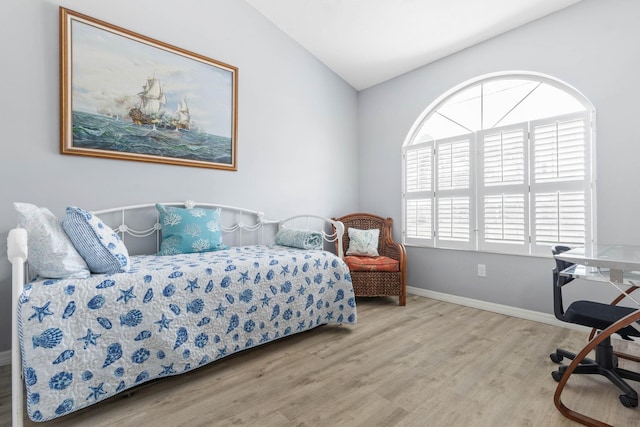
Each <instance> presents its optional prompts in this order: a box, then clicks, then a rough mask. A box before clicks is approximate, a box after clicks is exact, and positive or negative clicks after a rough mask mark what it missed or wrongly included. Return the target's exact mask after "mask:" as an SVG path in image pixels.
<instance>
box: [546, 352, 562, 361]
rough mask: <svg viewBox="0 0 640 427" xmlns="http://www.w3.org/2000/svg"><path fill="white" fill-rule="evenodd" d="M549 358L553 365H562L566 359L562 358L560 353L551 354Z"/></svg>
mask: <svg viewBox="0 0 640 427" xmlns="http://www.w3.org/2000/svg"><path fill="white" fill-rule="evenodd" d="M549 358H550V359H551V361H552V362H553V363H560V362H562V359H564V357H562V356H561V355H559V354H558V353H551V354H550V355H549Z"/></svg>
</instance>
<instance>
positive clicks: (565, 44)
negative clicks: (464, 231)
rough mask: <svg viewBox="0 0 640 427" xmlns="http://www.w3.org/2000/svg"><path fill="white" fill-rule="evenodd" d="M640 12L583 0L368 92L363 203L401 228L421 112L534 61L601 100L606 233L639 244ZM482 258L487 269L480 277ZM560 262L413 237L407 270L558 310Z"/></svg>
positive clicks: (534, 66) (422, 280) (632, 0)
mask: <svg viewBox="0 0 640 427" xmlns="http://www.w3.org/2000/svg"><path fill="white" fill-rule="evenodd" d="M639 17H640V2H638V1H637V0H608V1H603V0H585V1H583V2H581V3H578V4H577V5H574V6H571V7H569V8H567V9H564V10H562V11H560V12H558V13H556V14H553V15H550V16H548V17H546V18H543V19H540V20H538V21H536V22H533V23H531V24H529V25H526V26H523V27H520V28H518V29H516V30H513V31H510V32H508V33H505V34H502V35H500V36H498V37H495V38H493V39H491V40H489V41H487V42H484V43H481V44H478V45H476V46H473V47H470V48H468V49H466V50H464V51H461V52H459V53H457V54H455V55H451V56H449V57H447V58H444V59H442V60H440V61H438V62H435V63H432V64H430V65H427V66H425V67H422V68H420V69H417V70H414V71H412V72H409V73H407V74H405V75H402V76H400V77H397V78H395V79H393V80H390V81H388V82H385V83H382V84H380V85H377V86H375V87H373V88H370V89H368V90H364V91H362V92H360V94H359V108H358V116H359V117H358V132H359V138H358V140H359V144H360V175H359V180H360V195H359V196H360V198H359V201H360V209H362V210H364V211H372V212H378V213H379V214H381V215H385V216H391V217H393V218H394V220H395V227H394V234H395V235H396V238H400V232H401V231H400V224H401V219H402V218H401V206H402V199H401V187H402V181H401V173H402V170H401V167H402V163H401V146H402V144H403V142H404V140H405V138H406V137H407V134H408V132H409V130H410V128H411V126H412V125H413V123H414V121H415V120H416V119H417V118H418V116H419V115H420V114H421V113H422V112H423V111H424V109H425V108H426V107H427V106H428V105H429V104H430V103H431V102H433V101H434V100H435V99H436V98H437V97H439V96H440V95H441V94H443V93H444V92H446V91H447V90H449V89H450V88H452V87H454V86H456V85H458V84H459V83H462V82H464V81H466V80H468V79H470V78H473V77H476V76H479V75H483V74H487V73H493V72H498V71H505V70H525V71H535V72H540V73H544V74H548V75H551V76H554V77H556V78H558V79H560V80H563V81H564V82H566V83H568V84H570V85H572V86H574V87H575V88H577V89H578V90H579V91H581V92H582V93H583V94H584V95H585V96H586V97H587V98H588V99H589V100H590V101H591V102H592V103H593V105H594V106H595V108H596V111H597V142H596V144H597V147H596V156H597V178H598V180H597V197H598V209H597V220H598V241H599V242H601V243H610V242H615V243H626V244H640V220H639V218H638V212H640V197H638V195H639V194H640V190H639V188H640V173H638V170H639V168H640V167H639V162H640V140H639V138H638V113H639V112H640V107H638V99H640V85H638V76H639V73H638V70H640V48H639V46H638V45H639V40H640V26H638V18H639ZM426 19H427V20H428V18H426ZM425 24H426V25H428V22H426V23H425ZM479 263H482V264H486V266H487V277H486V278H479V277H477V264H479ZM552 266H553V261H552V260H551V259H549V258H536V257H522V256H505V255H496V254H490V253H475V252H465V251H451V250H442V249H426V248H417V247H411V248H408V273H407V274H408V283H409V285H410V286H415V287H418V288H423V289H427V290H432V291H437V292H444V293H447V294H453V295H458V296H464V297H469V298H475V299H480V300H483V301H488V302H493V303H499V304H506V305H510V306H515V307H521V308H525V309H531V310H536V311H541V312H547V313H552V302H551V294H550V292H551V290H550V286H551V276H550V269H551V268H552ZM586 289H589V292H587V293H590V292H595V291H594V290H593V288H592V287H591V286H589V285H584V287H583V288H581V289H580V290H586ZM570 299H571V298H570Z"/></svg>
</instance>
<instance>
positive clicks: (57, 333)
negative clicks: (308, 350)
mask: <svg viewBox="0 0 640 427" xmlns="http://www.w3.org/2000/svg"><path fill="white" fill-rule="evenodd" d="M18 317H19V333H20V346H21V351H22V358H23V369H24V378H25V383H26V389H27V411H28V414H29V417H30V418H31V419H32V420H34V421H46V420H49V419H52V418H56V417H58V416H61V415H64V414H67V413H69V412H72V411H75V410H77V409H80V408H83V407H85V406H88V405H91V404H93V403H95V402H98V401H101V400H104V399H106V398H108V397H110V396H113V395H115V394H117V393H119V392H121V391H123V390H126V389H128V388H130V387H133V386H135V385H138V384H141V383H143V382H145V381H149V380H152V379H155V378H159V377H164V376H168V375H176V374H180V373H182V372H186V371H189V370H191V369H194V368H196V367H198V366H201V365H204V364H206V363H209V362H212V361H214V360H217V359H220V358H222V357H225V356H228V355H230V354H232V353H235V352H237V351H240V350H243V349H246V348H250V347H254V346H257V345H260V344H263V343H266V342H269V341H273V340H275V339H278V338H281V337H284V336H287V335H291V334H295V333H298V332H302V331H306V330H308V329H311V328H314V327H316V326H318V325H322V324H327V323H337V324H355V322H356V305H355V298H354V294H353V288H352V286H351V277H350V276H349V270H348V268H347V266H346V265H345V264H344V262H342V260H340V259H339V258H337V257H336V256H334V255H333V254H331V253H329V252H324V251H316V250H300V249H293V248H287V247H283V246H277V245H265V246H247V247H240V248H232V249H230V250H224V251H218V252H208V253H200V254H186V255H175V256H155V255H142V256H135V257H132V258H131V270H130V271H129V272H128V273H117V274H111V275H107V274H100V275H92V276H91V277H90V278H88V279H48V280H40V281H34V282H32V283H29V284H28V285H26V286H25V291H24V293H23V295H22V296H21V299H20V304H19V315H18Z"/></svg>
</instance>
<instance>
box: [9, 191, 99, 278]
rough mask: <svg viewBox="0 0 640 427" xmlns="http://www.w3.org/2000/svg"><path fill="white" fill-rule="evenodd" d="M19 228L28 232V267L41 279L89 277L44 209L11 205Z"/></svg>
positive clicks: (72, 249) (56, 221)
mask: <svg viewBox="0 0 640 427" xmlns="http://www.w3.org/2000/svg"><path fill="white" fill-rule="evenodd" d="M13 206H14V208H15V209H16V211H17V212H18V216H19V222H20V226H21V227H22V228H24V229H26V230H27V239H28V244H29V253H28V261H29V268H30V270H31V271H32V272H33V273H34V274H37V275H38V276H40V277H42V278H51V279H67V278H71V279H76V278H85V277H89V274H90V273H89V268H88V267H87V263H85V262H84V259H82V257H81V256H80V254H79V253H78V251H76V249H75V248H74V246H73V244H72V243H71V241H70V240H69V237H68V236H67V235H66V234H65V232H64V230H63V229H62V226H61V225H60V222H59V221H58V219H57V218H56V217H55V215H54V214H53V213H51V211H50V210H49V209H47V208H39V207H37V206H35V205H32V204H29V203H14V204H13Z"/></svg>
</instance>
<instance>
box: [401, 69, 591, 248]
mask: <svg viewBox="0 0 640 427" xmlns="http://www.w3.org/2000/svg"><path fill="white" fill-rule="evenodd" d="M593 120H594V109H593V106H592V105H591V104H590V102H589V101H588V100H587V99H586V98H585V97H584V96H583V95H582V94H580V93H579V92H578V91H577V90H575V89H573V88H572V87H571V86H569V85H567V84H565V83H563V82H560V81H558V80H556V79H553V78H551V77H549V76H543V75H540V74H535V73H520V72H518V73H513V72H512V73H502V74H493V75H488V76H482V77H479V78H476V79H473V80H472V81H468V82H465V83H463V84H462V85H459V86H457V87H456V88H453V89H452V90H450V91H448V92H447V93H445V94H444V95H442V96H441V97H440V98H439V99H437V100H436V101H435V102H433V103H432V104H431V105H430V106H429V107H428V108H427V109H426V110H425V111H424V112H423V114H422V115H421V116H420V117H419V118H418V120H417V121H416V122H415V124H414V126H413V128H412V129H411V131H410V132H409V134H408V136H407V139H406V141H405V143H404V145H403V161H404V168H403V175H404V179H403V205H404V206H403V217H404V223H403V237H404V241H405V243H406V244H409V245H419V246H430V247H442V248H460V249H467V250H482V251H491V252H502V253H513V254H538V255H542V254H544V255H548V254H549V247H550V245H552V244H556V243H564V244H568V245H584V244H585V243H586V242H589V241H590V240H591V238H592V236H593V233H594V230H593V229H594V225H593V223H594V221H593V219H594V218H593V213H592V212H593V200H594V197H593V194H592V191H593V188H592V187H593V186H592V164H593V157H592V153H593V152H594V150H593V148H592V142H593V140H594V138H593V128H592V123H593Z"/></svg>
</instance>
